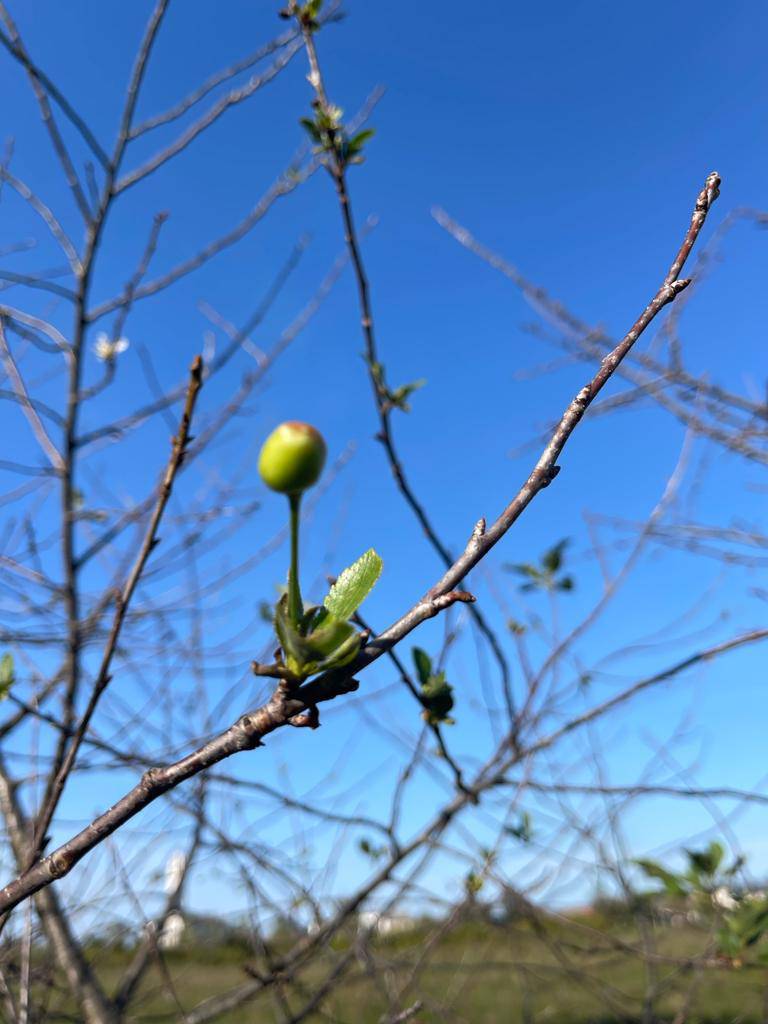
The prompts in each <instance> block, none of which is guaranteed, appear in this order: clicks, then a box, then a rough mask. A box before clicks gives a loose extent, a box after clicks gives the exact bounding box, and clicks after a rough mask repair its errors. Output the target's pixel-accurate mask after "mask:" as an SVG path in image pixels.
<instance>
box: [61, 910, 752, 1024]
mask: <svg viewBox="0 0 768 1024" xmlns="http://www.w3.org/2000/svg"><path fill="white" fill-rule="evenodd" d="M426 936H427V933H426V932H425V931H424V930H416V931H414V932H412V933H409V934H407V935H401V936H399V937H397V938H396V939H392V940H389V941H383V940H380V941H378V942H377V943H376V944H375V948H374V957H375V960H376V963H377V967H378V970H377V972H376V977H375V978H374V977H371V976H370V973H367V972H366V965H365V961H364V960H362V959H359V960H357V959H356V960H355V961H354V962H353V963H352V965H351V966H350V968H349V971H348V973H347V974H346V975H345V979H344V981H343V982H342V983H341V984H340V985H339V987H338V988H337V989H335V990H334V991H333V993H332V994H331V995H329V996H328V998H327V999H326V1000H325V1001H324V1002H323V1004H322V1007H321V1009H320V1010H319V1011H318V1012H315V1013H314V1015H312V1016H310V1017H308V1018H306V1019H307V1020H308V1021H311V1022H320V1021H326V1022H327V1021H337V1022H340V1024H342V1022H343V1024H377V1022H378V1021H379V1020H380V1018H381V1015H382V1013H384V1012H385V1010H386V1009H387V1002H386V997H385V995H384V990H383V986H384V983H385V982H386V985H387V987H388V988H389V989H390V990H392V989H395V990H398V989H400V987H401V986H403V985H404V984H405V983H406V981H407V979H408V978H409V976H410V975H411V972H412V968H413V966H414V964H416V963H418V961H419V958H420V957H421V956H422V954H423V952H424V950H425V942H426ZM705 940H706V936H705V935H704V934H703V933H702V932H696V931H693V930H691V929H684V930H676V929H674V930H673V929H669V928H667V929H663V930H661V929H656V930H655V936H654V945H655V948H654V962H653V964H652V965H651V966H650V967H649V966H647V965H646V964H645V963H644V962H643V960H642V958H641V957H639V956H637V955H634V954H632V953H631V952H627V951H625V950H621V949H615V948H611V947H612V946H615V945H616V944H617V943H619V944H621V943H625V944H627V945H629V946H632V947H637V946H638V945H639V944H640V943H641V941H642V940H641V937H640V936H639V935H638V934H637V931H636V929H634V927H633V926H626V927H620V926H618V925H613V926H612V927H610V928H604V927H603V928H593V927H592V926H590V927H589V928H585V927H579V926H572V925H567V926H565V925H563V924H562V922H561V923H559V924H558V925H557V926H555V925H554V924H552V925H550V924H548V925H547V927H546V929H545V934H543V935H534V934H532V932H531V931H530V929H529V927H528V926H527V925H524V926H515V927H514V928H500V927H496V926H489V925H481V924H479V923H472V924H466V925H462V926H461V927H459V928H457V929H455V930H454V931H453V932H451V934H450V935H448V936H447V937H445V938H443V939H442V940H441V941H440V942H439V943H438V944H437V945H436V946H435V947H434V948H433V949H432V950H431V952H430V955H429V957H428V959H427V960H426V962H425V964H424V966H423V968H422V969H421V970H420V971H419V973H418V974H417V976H416V977H415V978H414V980H413V983H412V984H411V985H410V987H408V988H407V989H406V990H405V991H403V993H402V996H401V998H400V1000H399V1005H400V1007H401V1008H402V1007H404V1006H408V1005H410V1004H412V1003H413V1002H414V1001H415V1000H416V999H422V1000H423V1001H424V1009H423V1010H422V1011H421V1012H420V1013H419V1014H418V1016H417V1017H416V1018H415V1019H416V1020H417V1021H418V1022H420V1024H427V1022H429V1024H432V1022H438V1021H456V1022H468V1024H495V1022H507V1021H509V1022H520V1024H532V1022H549V1024H619V1022H621V1024H628V1022H632V1021H638V1022H641V1021H646V1022H648V1021H665V1022H666V1021H670V1022H671V1021H675V1020H676V1019H677V1020H678V1021H680V1020H685V1021H686V1022H689V1024H693V1022H701V1024H703V1022H707V1024H725V1022H734V1024H736V1022H739V1024H758V1022H761V1024H762V1022H763V1021H764V1020H765V1019H766V1017H765V1016H764V1013H765V1009H766V1005H768V1004H766V999H765V995H764V992H765V989H766V985H767V984H768V971H766V970H763V969H750V968H748V967H743V968H741V969H738V968H734V967H731V966H727V965H722V966H717V965H715V964H714V963H713V964H712V965H709V966H706V967H703V968H696V967H692V966H690V965H684V966H681V965H679V964H676V963H674V962H673V961H674V960H675V959H680V958H685V957H689V956H693V955H695V954H697V953H700V952H701V951H702V950H703V948H704V942H705ZM348 948H349V947H348V946H347V947H346V948H345V947H344V945H343V944H339V946H337V948H335V949H334V950H332V951H330V952H328V953H326V954H325V956H324V959H323V962H322V964H318V963H315V964H313V965H312V966H311V967H310V968H308V969H307V970H305V971H304V972H303V973H302V974H301V975H300V977H299V978H298V980H296V981H295V982H292V983H291V984H289V985H284V986H282V987H280V988H279V989H278V988H277V987H273V988H270V989H268V990H266V991H264V992H262V993H261V994H260V995H259V996H258V997H257V998H256V999H254V1000H253V1001H251V1002H250V1003H248V1004H247V1005H246V1006H244V1007H241V1008H239V1009H238V1010H237V1011H234V1012H232V1013H230V1014H228V1015H226V1016H222V1017H220V1018H218V1019H219V1020H220V1021H221V1024H245V1022H248V1024H262V1022H263V1024H267V1022H275V1021H284V1020H286V1019H287V1015H286V1013H285V1009H284V1008H285V1007H286V1006H289V1007H290V1008H291V1010H292V1011H293V1012H297V1011H298V1010H300V1009H301V1008H303V1006H304V1005H305V1003H306V1002H307V1000H308V999H309V998H310V997H311V996H312V995H313V994H314V993H315V992H316V991H317V989H318V986H320V985H321V984H322V982H323V980H324V979H325V978H326V976H327V975H328V973H330V971H331V970H332V969H333V966H334V964H335V963H337V962H338V959H339V957H340V956H343V955H344V953H345V952H347V950H348ZM126 962H127V956H126V955H125V954H116V953H109V954H106V953H103V952H102V953H101V954H99V955H98V956H97V958H96V965H97V969H98V972H99V974H100V976H101V978H102V980H103V981H104V982H105V983H106V984H107V986H108V987H109V988H113V987H114V986H115V985H116V984H117V981H118V979H119V977H120V975H121V973H122V970H123V968H124V966H125V963H126ZM244 962H245V960H244V958H243V955H242V953H237V954H235V952H234V951H222V950H217V951H215V953H211V954H209V955H207V954H206V952H205V951H204V950H201V949H199V948H197V949H190V950H186V951H184V950H177V951H173V952H172V953H168V954H166V956H165V968H166V970H167V972H168V976H169V977H170V979H171V981H172V984H173V989H174V992H175V995H174V994H171V992H169V990H168V986H167V985H164V984H163V975H162V970H161V968H160V965H155V966H153V967H152V969H151V971H150V972H149V974H148V976H147V978H146V979H145V983H144V984H143V986H142V989H141V992H140V994H139V996H138V998H137V1000H136V1002H135V1004H134V1007H133V1012H132V1014H131V1016H130V1017H129V1020H131V1021H135V1022H136V1024H139V1022H141V1024H150V1022H151V1024H171V1022H174V1024H176V1022H179V1024H181V1022H182V1021H183V1017H182V1015H181V1013H180V1008H179V1007H180V1006H181V1007H184V1008H185V1009H190V1008H191V1007H193V1006H195V1005H196V1004H197V1003H198V1002H200V1001H201V1000H203V999H205V998H208V997H210V996H214V995H216V994H218V993H221V992H224V991H226V990H228V989H230V988H232V987H234V986H237V985H240V984H242V983H244V982H245V981H247V980H248V976H247V974H246V973H245V972H244V970H243V967H242V964H243V963H244ZM649 977H650V980H651V983H652V985H653V986H654V991H655V993H656V994H655V997H654V999H653V1000H652V1003H651V1004H649V1005H648V1006H647V1007H646V1016H645V1017H644V1015H643V1014H644V1006H645V995H646V992H647V986H648V982H649ZM684 1011H687V1012H686V1015H685V1016H681V1015H682V1014H683V1012H684ZM48 1014H49V1016H48V1017H46V1018H45V1019H46V1020H56V1019H59V1020H62V1021H63V1020H69V1021H72V1020H77V1019H78V1018H77V1016H76V1015H73V1012H72V1006H71V1004H70V1003H68V1001H66V1000H64V999H63V998H62V999H61V1000H59V999H58V998H57V997H56V996H55V995H53V996H50V998H49V1000H48Z"/></svg>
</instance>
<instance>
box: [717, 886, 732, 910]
mask: <svg viewBox="0 0 768 1024" xmlns="http://www.w3.org/2000/svg"><path fill="white" fill-rule="evenodd" d="M712 902H713V903H714V905H715V906H716V907H720V908H721V909H722V910H735V909H736V907H738V905H739V901H738V900H737V899H735V897H734V896H733V894H732V893H731V891H730V890H729V889H728V887H727V886H725V885H721V886H720V887H719V888H718V889H715V891H714V892H713V893H712Z"/></svg>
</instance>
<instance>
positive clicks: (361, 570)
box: [323, 548, 384, 621]
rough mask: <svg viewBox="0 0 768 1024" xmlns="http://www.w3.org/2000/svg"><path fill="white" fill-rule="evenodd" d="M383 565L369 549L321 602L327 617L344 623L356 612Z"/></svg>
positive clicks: (346, 570) (340, 577) (344, 573)
mask: <svg viewBox="0 0 768 1024" xmlns="http://www.w3.org/2000/svg"><path fill="white" fill-rule="evenodd" d="M383 565H384V563H383V562H382V560H381V559H380V558H379V556H378V555H377V554H376V552H375V551H374V550H373V548H369V550H368V551H366V552H365V554H364V555H361V556H360V557H359V558H358V560H357V561H356V562H355V563H354V564H353V565H350V566H349V568H348V569H345V570H344V572H343V573H342V574H341V575H340V576H339V578H338V579H337V580H336V582H335V583H334V584H333V586H332V587H331V589H330V592H329V593H328V596H327V597H326V599H325V600H324V601H323V604H324V605H325V607H326V609H327V611H328V613H329V615H332V616H333V617H334V619H339V620H341V621H346V620H347V619H349V618H351V616H352V615H354V613H355V612H356V611H357V609H358V608H359V607H360V605H361V604H362V603H363V601H364V600H365V599H366V597H367V596H368V595H369V594H370V592H371V590H372V589H373V587H374V584H375V583H376V580H377V579H378V578H379V576H380V575H381V570H382V568H383Z"/></svg>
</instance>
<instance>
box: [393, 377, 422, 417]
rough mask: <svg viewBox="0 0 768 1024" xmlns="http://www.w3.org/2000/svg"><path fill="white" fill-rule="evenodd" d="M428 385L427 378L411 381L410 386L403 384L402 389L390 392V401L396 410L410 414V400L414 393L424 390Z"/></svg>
mask: <svg viewBox="0 0 768 1024" xmlns="http://www.w3.org/2000/svg"><path fill="white" fill-rule="evenodd" d="M426 383H427V381H426V378H425V377H420V378H419V380H414V381H411V383H410V384H401V385H400V387H398V388H395V390H394V391H390V392H389V400H390V402H391V403H392V405H394V406H395V407H396V408H398V409H401V410H402V411H403V412H410V411H411V407H410V404H409V403H408V399H409V398H410V396H411V395H412V394H413V392H414V391H418V390H419V388H423V387H424V385H425V384H426Z"/></svg>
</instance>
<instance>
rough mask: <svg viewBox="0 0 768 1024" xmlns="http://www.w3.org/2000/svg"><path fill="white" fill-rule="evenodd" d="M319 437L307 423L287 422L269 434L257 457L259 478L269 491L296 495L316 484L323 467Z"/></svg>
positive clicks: (321, 437) (321, 438) (320, 435)
mask: <svg viewBox="0 0 768 1024" xmlns="http://www.w3.org/2000/svg"><path fill="white" fill-rule="evenodd" d="M325 455H326V447H325V441H324V440H323V436H322V434H321V433H320V432H319V431H318V430H316V429H315V428H314V427H312V426H310V425H309V423H301V422H299V421H298V420H289V421H288V422H287V423H281V424H280V426H279V427H277V428H276V429H275V430H273V431H272V433H271V434H270V435H269V437H268V438H267V440H266V441H265V442H264V445H263V447H262V449H261V453H260V455H259V473H260V475H261V479H262V480H263V481H264V483H265V484H266V485H267V487H271V488H272V490H273V491H279V492H280V493H281V494H289V495H296V494H301V493H302V492H303V491H306V490H307V489H308V488H309V487H312V486H313V485H314V484H316V483H317V481H318V479H319V478H320V474H321V473H322V471H323V466H324V465H325Z"/></svg>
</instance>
